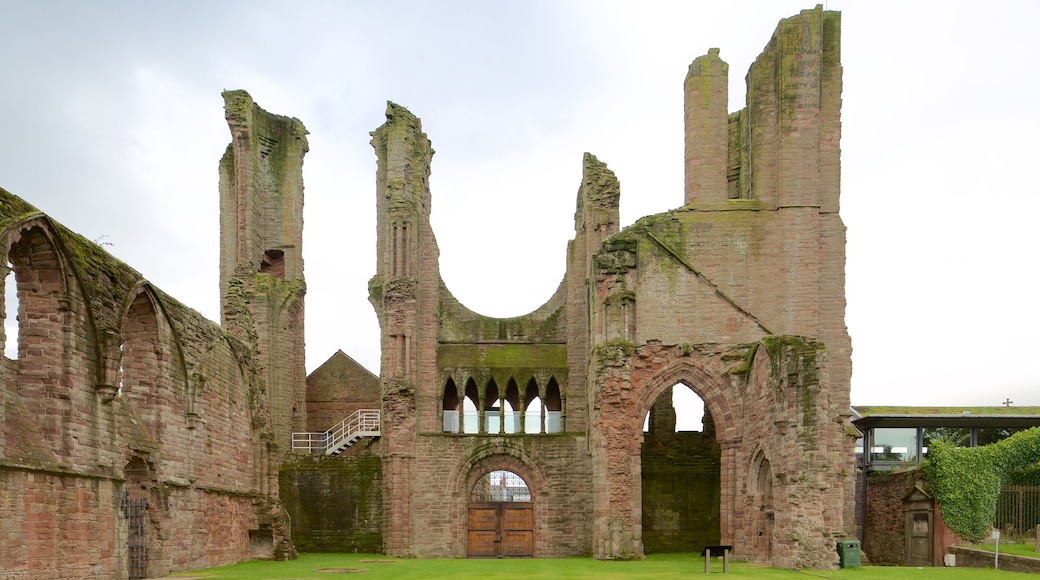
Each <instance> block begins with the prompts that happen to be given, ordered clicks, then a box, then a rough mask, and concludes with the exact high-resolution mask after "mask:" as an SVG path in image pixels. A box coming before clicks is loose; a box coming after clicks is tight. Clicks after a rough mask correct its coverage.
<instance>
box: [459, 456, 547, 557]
mask: <svg viewBox="0 0 1040 580" xmlns="http://www.w3.org/2000/svg"><path fill="white" fill-rule="evenodd" d="M466 511H467V517H466V536H467V551H466V555H467V556H469V557H470V558H515V557H531V556H534V504H533V503H532V502H531V490H530V488H529V487H528V485H527V482H526V481H524V478H523V477H521V476H520V475H519V474H517V473H514V472H512V471H509V470H506V469H495V470H492V471H488V472H487V473H485V474H484V475H482V476H480V477H479V478H477V480H476V481H475V482H474V484H473V487H472V489H471V490H470V493H469V502H468V504H467V510H466Z"/></svg>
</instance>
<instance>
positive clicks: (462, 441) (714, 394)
mask: <svg viewBox="0 0 1040 580" xmlns="http://www.w3.org/2000/svg"><path fill="white" fill-rule="evenodd" d="M839 40H840V15H839V14H838V13H836V12H829V11H824V10H823V9H822V7H820V6H817V7H816V8H815V9H811V10H805V11H803V12H801V13H800V14H798V15H796V16H793V17H791V18H788V19H785V20H782V21H781V22H780V24H779V26H778V28H777V30H776V32H775V33H774V35H773V37H772V39H771V40H770V41H769V43H768V44H767V45H766V47H765V49H764V51H763V52H762V54H761V55H760V56H759V57H758V59H757V60H756V61H755V62H754V64H753V65H752V66H751V69H750V70H749V72H748V73H747V77H746V79H747V103H746V107H745V108H743V109H741V110H739V111H737V112H735V113H729V112H728V110H727V85H728V67H727V65H726V63H725V62H723V61H722V60H721V59H720V58H719V52H718V50H717V49H712V50H711V51H709V52H708V54H707V55H705V56H701V57H699V58H697V59H696V60H694V61H693V63H692V64H691V65H690V69H689V74H688V76H687V77H686V81H685V85H684V87H685V125H686V157H685V159H686V185H685V199H684V200H683V202H682V203H683V205H682V206H681V207H679V208H677V209H675V210H672V211H669V212H666V213H662V214H658V215H652V216H647V217H644V218H642V219H640V220H638V221H637V222H636V223H634V224H633V225H631V226H629V227H626V228H620V227H619V214H618V207H619V206H618V204H619V197H620V189H621V188H620V185H619V183H618V180H617V179H616V178H615V176H614V174H613V173H612V172H611V171H610V170H609V169H608V168H607V166H606V165H605V164H604V163H602V162H600V161H599V160H598V159H596V158H595V157H594V156H592V155H590V154H586V155H585V157H584V159H583V175H582V181H581V184H580V186H579V188H578V195H577V206H576V212H575V224H574V228H575V232H574V238H573V239H572V240H571V242H570V243H569V244H568V246H567V248H566V252H567V269H566V274H565V276H564V279H563V281H562V282H561V284H560V286H559V289H558V290H557V291H556V293H555V294H554V295H553V296H552V297H551V298H549V300H548V301H547V302H546V303H545V304H544V305H543V306H541V307H540V308H538V309H537V310H535V311H534V312H532V313H530V314H527V315H525V316H519V317H515V318H508V319H496V318H489V317H486V316H481V315H479V314H476V313H474V312H472V311H470V310H468V309H467V308H466V307H465V306H464V305H462V304H460V303H459V302H458V301H457V300H456V299H455V298H454V297H453V296H452V295H451V293H450V292H449V291H448V290H447V288H446V287H445V285H444V283H443V281H442V280H441V278H440V273H439V266H438V248H437V243H436V240H435V238H434V233H433V231H432V229H431V226H430V219H429V218H430V211H431V192H430V190H429V182H428V176H429V174H430V170H431V158H432V155H433V150H432V148H431V144H430V141H429V139H428V138H427V136H426V135H425V134H424V133H423V131H422V127H421V124H420V121H419V119H418V118H417V117H415V116H414V115H412V114H411V113H410V112H409V111H407V110H406V109H404V108H403V107H400V106H398V105H395V104H389V105H388V107H387V111H386V123H385V124H383V125H382V126H380V127H379V128H378V129H376V130H375V131H374V132H373V133H372V145H373V147H374V148H375V152H376V157H377V159H378V170H377V188H376V189H377V191H376V199H377V223H378V229H377V232H378V244H377V252H378V256H377V257H378V260H377V264H378V265H377V269H376V272H375V275H374V276H373V277H372V279H371V281H370V282H369V295H370V301H371V302H372V305H373V306H374V308H375V311H376V313H377V316H378V318H379V322H380V326H381V329H382V336H381V339H380V340H381V345H382V364H381V368H380V375H379V376H378V377H375V376H373V375H371V374H370V373H368V372H367V371H365V370H364V369H362V368H361V367H360V366H359V365H357V364H356V363H354V362H353V361H352V360H351V359H350V358H349V357H347V356H346V355H345V354H343V353H342V352H340V353H337V354H336V355H334V356H333V357H332V358H331V359H329V361H328V362H326V363H325V364H324V365H322V366H321V367H319V368H318V369H317V370H315V371H314V372H313V373H312V374H311V376H309V377H308V376H306V374H305V367H304V341H303V336H304V335H303V312H304V309H303V304H304V293H305V284H304V276H303V261H302V243H301V242H302V227H303V213H302V208H303V182H302V163H303V156H304V154H305V153H306V152H307V148H308V145H307V139H306V133H307V132H306V130H305V129H304V126H303V124H302V123H301V122H300V121H299V120H297V119H291V118H287V117H281V116H276V115H272V114H269V113H267V112H265V111H263V110H262V109H260V108H259V107H258V106H257V105H256V104H255V103H254V102H253V100H252V99H251V98H250V96H249V95H248V94H246V93H245V92H243V91H232V92H227V93H225V94H224V99H225V110H226V117H227V121H228V124H229V127H230V130H231V135H232V142H231V144H230V145H229V146H228V149H227V152H226V153H225V155H224V158H223V159H222V160H221V162H220V211H221V257H220V292H221V296H222V308H223V310H222V313H221V320H220V324H219V325H218V324H216V323H214V322H211V321H209V320H206V319H204V318H203V317H202V316H201V315H200V314H198V313H197V312H195V311H193V310H191V309H189V308H187V307H185V306H184V305H182V304H180V303H179V302H177V301H176V300H175V299H173V298H171V297H170V296H168V295H166V294H164V293H163V292H162V291H161V290H160V289H158V288H156V287H154V286H153V285H151V284H150V283H149V282H148V281H147V280H144V279H143V278H142V277H141V275H140V274H138V273H137V272H136V271H134V270H133V269H132V268H131V267H129V266H127V265H125V264H123V263H121V262H119V261H118V260H116V259H115V258H113V257H112V256H110V255H109V254H108V253H107V252H105V251H104V249H103V248H101V247H99V246H98V245H97V244H95V243H92V242H90V241H88V240H87V239H85V238H83V237H82V236H80V235H77V234H75V233H73V232H71V231H69V230H67V229H66V228H64V227H63V226H62V225H61V224H59V223H57V222H55V221H54V220H52V219H51V218H49V217H48V216H47V215H45V214H43V213H41V212H40V211H38V210H37V209H36V208H34V207H32V206H31V205H29V204H28V203H26V202H25V201H23V200H21V199H19V198H18V197H15V196H14V195H12V194H10V193H8V192H6V191H3V190H0V196H2V197H0V218H2V223H0V240H2V244H0V249H2V250H3V251H5V252H6V255H7V258H6V259H7V263H8V264H9V268H10V270H11V272H12V273H11V275H9V276H7V278H6V279H7V284H12V283H14V284H17V295H18V310H17V316H18V335H17V337H15V336H5V337H3V338H4V340H5V341H14V340H17V344H18V356H17V358H7V357H5V358H4V359H3V361H2V364H0V374H2V377H3V382H4V391H3V393H4V400H3V403H4V404H3V405H0V563H2V564H0V565H2V567H3V576H4V577H5V578H11V579H23V578H24V579H29V578H32V579H33V580H36V579H41V578H70V577H75V578H99V579H100V578H105V579H107V578H127V577H130V578H133V577H143V575H144V574H147V575H161V574H165V573H169V572H173V571H179V570H186V569H193V568H200V567H206V566H212V565H219V564H227V563H232V562H237V561H242V560H247V559H250V558H289V557H293V556H294V554H295V553H296V550H297V549H299V550H301V551H302V550H327V551H354V550H359V551H382V552H384V553H385V554H387V555H391V556H403V557H466V556H503V555H516V556H534V557H557V556H574V555H592V556H594V557H596V558H601V559H628V558H641V557H643V555H644V554H645V553H647V552H653V551H695V550H699V549H700V547H702V546H704V545H706V544H727V545H732V546H733V550H734V554H735V555H736V556H737V557H740V558H745V559H749V560H754V561H760V562H768V563H771V564H772V565H774V566H781V567H792V568H798V567H812V568H830V567H834V566H835V565H836V564H837V554H836V551H835V540H836V539H839V538H844V537H847V536H850V535H851V532H852V531H853V526H854V523H853V522H854V517H853V504H854V502H853V492H854V478H855V457H854V453H853V444H854V441H855V439H856V437H857V436H858V432H857V431H856V429H855V428H854V427H853V426H852V425H851V424H850V422H849V418H850V411H849V380H850V375H851V359H850V354H851V343H850V339H849V336H848V333H847V331H846V328H845V324H844V313H845V294H844V264H845V227H844V225H843V223H842V220H841V218H840V216H839V214H838V208H839V190H840V183H839V176H840V151H839V138H840V129H841V126H840V110H841V89H842V69H841V63H840V58H839V44H840V43H839ZM676 202H677V203H679V200H678V198H677V200H676ZM561 251H563V248H561ZM676 385H680V386H682V385H684V386H685V387H688V388H689V389H692V390H693V391H694V392H695V393H696V394H697V395H699V396H700V397H701V398H702V399H703V401H704V408H705V417H704V427H703V430H702V431H701V432H675V430H674V425H675V413H674V410H673V409H672V407H671V398H670V393H671V389H672V387H673V386H676ZM367 410H373V411H378V413H377V414H376V423H375V424H374V425H369V426H368V427H365V428H362V429H361V431H357V430H356V429H354V430H353V431H352V430H351V429H353V428H347V429H346V431H344V432H345V433H346V432H347V431H349V432H350V433H353V434H357V433H363V434H364V435H367V436H360V435H359V436H358V437H351V438H349V441H348V440H347V439H348V437H346V436H344V437H342V438H339V437H338V436H337V435H335V433H334V430H333V429H330V428H332V427H333V425H336V424H337V423H339V422H340V421H341V420H343V419H345V418H349V417H362V416H365V415H364V413H366V412H367ZM648 416H649V418H648ZM644 424H647V425H648V428H647V429H646V430H644ZM344 425H347V423H344ZM294 434H295V435H294ZM300 436H306V437H307V438H309V439H307V441H308V443H307V445H313V444H314V442H315V441H317V446H316V448H317V449H319V450H327V451H328V452H329V453H309V452H307V449H310V448H311V447H307V446H306V445H305V449H303V450H301V449H294V448H293V447H294V444H293V443H291V442H292V441H294V440H296V439H297V438H298V437H300ZM349 443H353V445H352V446H349V447H348V446H347V445H348V444H349ZM145 505H146V506H147V507H143V506H145ZM134 506H142V507H141V508H140V509H137V508H135V507H134Z"/></svg>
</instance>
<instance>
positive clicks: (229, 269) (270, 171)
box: [220, 91, 308, 453]
mask: <svg viewBox="0 0 1040 580" xmlns="http://www.w3.org/2000/svg"><path fill="white" fill-rule="evenodd" d="M223 97H224V111H225V118H226V119H227V122H228V128H229V129H230V130H231V144H230V145H228V148H227V151H226V152H225V153H224V156H223V158H221V160H220V234H221V236H220V239H221V242H220V244H221V245H220V290H221V307H222V310H221V317H220V320H221V324H222V326H223V327H224V328H226V329H227V330H228V331H230V332H231V333H232V334H234V335H235V336H236V337H238V338H239V339H240V340H242V341H243V342H244V343H245V344H246V345H247V346H248V347H249V348H250V349H251V350H252V351H253V352H255V353H256V355H257V357H258V358H259V361H260V365H259V372H261V373H263V380H264V382H265V384H266V385H268V388H267V389H266V390H265V391H264V393H263V395H264V397H266V399H267V401H266V404H267V407H268V408H269V409H270V410H271V411H270V412H271V422H272V428H273V433H274V439H273V440H272V441H270V443H271V444H272V445H276V446H278V448H279V449H280V450H281V452H283V453H284V452H285V451H286V450H287V447H286V446H285V444H284V443H283V442H286V441H289V437H290V434H291V433H292V432H293V431H304V430H306V425H307V419H306V413H307V411H306V402H305V401H306V396H307V385H306V367H305V365H304V326H303V297H304V294H305V292H306V284H305V283H304V277H303V156H304V155H305V154H306V153H307V150H308V143H307V129H306V128H305V127H304V126H303V123H301V122H300V120H299V119H295V118H289V117H283V116H280V115H273V114H271V113H268V112H267V111H264V110H263V109H262V108H260V106H259V105H257V104H256V103H255V102H254V101H253V99H252V97H250V96H249V94H248V93H246V92H245V91H227V92H225V93H223Z"/></svg>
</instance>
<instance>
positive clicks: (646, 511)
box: [640, 383, 722, 554]
mask: <svg viewBox="0 0 1040 580" xmlns="http://www.w3.org/2000/svg"><path fill="white" fill-rule="evenodd" d="M706 411H707V406H706V405H705V403H704V401H703V400H702V399H701V398H700V397H699V396H697V394H696V392H695V391H693V390H692V389H691V388H689V387H688V386H687V385H686V383H677V384H675V385H673V386H672V387H670V388H668V389H666V390H664V391H663V392H662V393H661V394H660V396H658V397H657V400H656V401H654V403H653V405H652V406H651V407H650V409H647V411H646V416H645V417H644V418H643V431H644V432H643V443H642V448H641V451H640V471H641V474H640V476H641V489H642V529H643V546H644V550H645V553H647V554H653V553H663V552H676V551H699V550H700V549H701V548H703V547H704V546H705V545H713V544H716V543H718V542H719V539H720V538H721V518H720V506H721V503H720V502H721V489H722V483H721V470H720V465H721V459H722V455H721V449H720V447H719V444H718V442H717V441H716V440H715V434H714V428H713V427H712V423H711V418H710V416H709V415H708V413H707V412H706ZM702 418H703V423H702V421H701V420H702ZM702 424H703V431H701V432H699V431H697V430H696V429H697V428H698V427H702Z"/></svg>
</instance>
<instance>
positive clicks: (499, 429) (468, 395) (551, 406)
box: [441, 377, 563, 435]
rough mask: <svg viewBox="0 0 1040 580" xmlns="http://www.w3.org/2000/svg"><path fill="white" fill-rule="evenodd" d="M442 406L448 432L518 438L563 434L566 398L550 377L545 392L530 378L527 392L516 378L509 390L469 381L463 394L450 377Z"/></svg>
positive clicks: (471, 379) (444, 424)
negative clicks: (479, 385)
mask: <svg viewBox="0 0 1040 580" xmlns="http://www.w3.org/2000/svg"><path fill="white" fill-rule="evenodd" d="M460 394H461V397H460ZM441 403H442V404H441V413H442V431H444V432H445V433H467V434H489V435H516V434H539V433H559V432H561V431H563V399H562V397H561V396H560V386H559V384H558V383H557V382H556V377H549V380H548V381H546V383H545V388H544V390H543V389H539V387H538V382H537V381H536V380H535V378H534V377H530V378H529V379H528V381H527V384H526V386H525V387H524V389H523V391H521V390H520V387H519V386H518V385H517V382H516V380H515V379H514V378H510V379H509V381H508V382H507V383H506V387H505V389H500V388H499V386H498V383H496V382H495V379H490V380H488V382H487V383H486V384H485V385H483V388H481V387H478V386H477V382H476V381H475V380H474V379H473V378H469V379H468V380H466V383H465V387H464V388H463V389H462V390H461V391H460V389H459V388H458V386H457V385H456V384H455V380H454V379H453V378H451V377H449V378H448V379H447V381H446V382H445V384H444V397H443V398H442V399H441Z"/></svg>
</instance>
